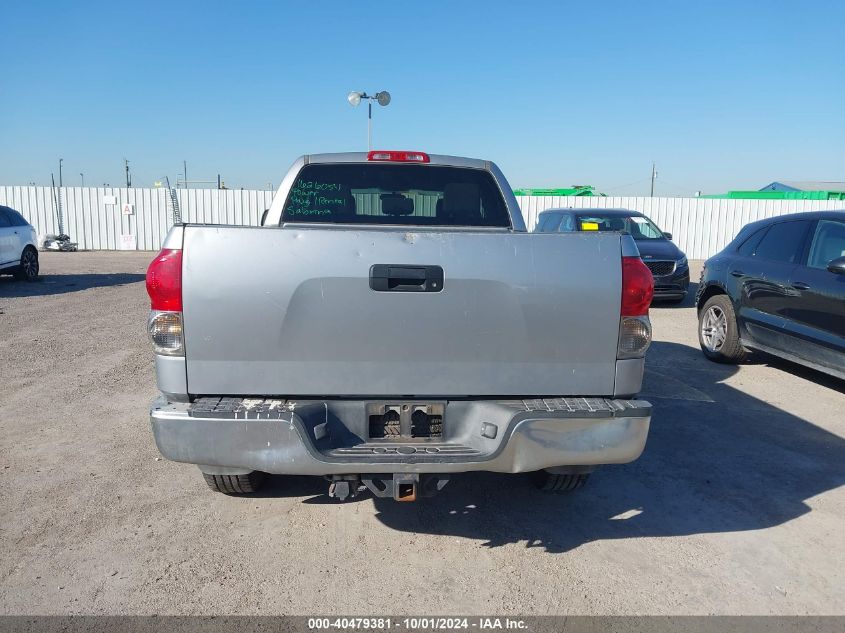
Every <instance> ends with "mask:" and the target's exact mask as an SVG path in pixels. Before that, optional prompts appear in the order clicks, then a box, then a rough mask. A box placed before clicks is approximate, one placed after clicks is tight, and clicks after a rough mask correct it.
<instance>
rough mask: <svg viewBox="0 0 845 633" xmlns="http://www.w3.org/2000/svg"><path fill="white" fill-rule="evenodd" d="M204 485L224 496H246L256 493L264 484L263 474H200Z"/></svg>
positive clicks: (255, 471)
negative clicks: (203, 479)
mask: <svg viewBox="0 0 845 633" xmlns="http://www.w3.org/2000/svg"><path fill="white" fill-rule="evenodd" d="M202 476H203V478H205V483H207V484H208V487H209V488H211V489H212V490H214V491H215V492H222V493H223V494H225V495H248V494H251V493H253V492H258V490H259V489H260V488H261V484H263V483H264V473H262V472H259V471H257V470H253V471H252V472H251V473H248V474H246V475H209V474H208V473H203V474H202Z"/></svg>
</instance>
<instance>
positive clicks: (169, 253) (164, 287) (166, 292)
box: [147, 250, 182, 312]
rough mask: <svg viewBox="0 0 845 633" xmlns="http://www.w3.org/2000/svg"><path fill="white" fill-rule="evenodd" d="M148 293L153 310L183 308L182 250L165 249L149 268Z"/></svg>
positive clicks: (176, 309)
mask: <svg viewBox="0 0 845 633" xmlns="http://www.w3.org/2000/svg"><path fill="white" fill-rule="evenodd" d="M147 294H148V295H150V308H152V309H153V310H175V311H177V312H181V310H182V251H179V250H163V251H161V252H160V253H159V254H158V255H156V258H155V259H154V260H153V261H152V262H151V263H150V266H149V268H147Z"/></svg>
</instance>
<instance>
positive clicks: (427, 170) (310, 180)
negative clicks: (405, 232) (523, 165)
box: [282, 163, 511, 228]
mask: <svg viewBox="0 0 845 633" xmlns="http://www.w3.org/2000/svg"><path fill="white" fill-rule="evenodd" d="M282 221H283V222H320V223H338V224H384V225H412V226H469V227H474V226H478V227H502V228H510V226H511V222H510V215H509V214H508V210H507V205H506V204H505V200H504V198H503V196H502V193H501V191H500V190H499V187H498V186H497V184H496V181H495V180H494V179H493V176H492V175H491V174H490V173H489V172H487V171H484V170H482V169H470V168H461V167H442V166H435V165H415V164H404V165H396V164H379V163H337V164H314V165H306V166H305V167H303V168H302V171H300V172H299V174H298V175H297V178H296V180H295V181H294V184H293V187H291V191H290V193H289V194H288V198H287V200H286V201H285V206H284V208H283V209H282Z"/></svg>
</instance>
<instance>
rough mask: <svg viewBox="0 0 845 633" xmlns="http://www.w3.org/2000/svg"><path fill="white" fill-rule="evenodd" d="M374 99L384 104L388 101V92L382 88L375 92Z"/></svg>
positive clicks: (381, 104)
mask: <svg viewBox="0 0 845 633" xmlns="http://www.w3.org/2000/svg"><path fill="white" fill-rule="evenodd" d="M376 101H378V104H379V105H380V106H386V105H387V104H388V103H390V93H389V92H388V91H387V90H382V91H381V92H377V93H376Z"/></svg>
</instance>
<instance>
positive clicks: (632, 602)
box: [0, 253, 845, 615]
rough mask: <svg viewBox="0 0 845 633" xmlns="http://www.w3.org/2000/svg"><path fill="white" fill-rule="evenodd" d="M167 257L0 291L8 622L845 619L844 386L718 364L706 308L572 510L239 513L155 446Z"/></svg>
mask: <svg viewBox="0 0 845 633" xmlns="http://www.w3.org/2000/svg"><path fill="white" fill-rule="evenodd" d="M151 258H152V254H151V253H46V254H43V255H42V272H43V273H44V278H43V280H42V281H41V282H39V283H36V284H24V283H19V282H14V281H12V280H11V279H10V278H5V277H4V278H0V485H2V490H3V492H2V495H0V613H4V614H48V613H49V614H70V613H109V614H151V613H168V614H200V613H203V614H214V613H225V614H235V613H245V614H300V615H302V614H313V613H343V614H361V615H364V614H368V615H369V614H376V613H393V614H403V613H421V612H422V613H430V614H435V613H437V614H441V613H444V614H445V613H451V614H457V613H466V614H482V613H486V614H489V613H497V614H504V613H518V614H548V613H569V614H623V613H624V614H629V613H639V614H642V613H650V614H710V613H720V614H748V613H754V614H805V613H809V614H845V565H843V561H845V540H843V538H842V528H843V525H845V488H843V486H842V484H843V483H845V440H844V439H843V437H845V414H843V411H845V383H843V382H842V381H838V380H835V379H832V378H827V377H825V376H823V375H821V374H818V373H815V372H812V371H809V370H804V369H801V368H798V367H796V366H794V365H791V364H788V363H785V362H779V361H773V360H771V359H758V360H757V361H755V362H752V363H749V364H747V365H744V366H742V367H739V368H737V367H725V366H719V365H715V364H712V363H709V362H707V361H706V360H704V358H703V357H702V356H701V353H700V351H699V350H698V346H697V341H696V338H695V329H696V319H695V312H694V310H693V309H692V308H691V307H689V305H690V303H691V302H690V301H687V302H686V303H685V304H684V305H685V307H669V306H666V307H658V308H656V309H654V310H653V311H652V319H653V322H654V329H655V337H656V342H655V343H654V345H653V347H652V349H651V351H650V352H649V357H648V376H647V384H646V387H645V390H644V392H645V393H644V395H645V397H647V399H649V400H651V401H652V402H653V404H654V405H655V416H654V420H653V422H652V431H651V436H650V438H649V443H648V445H647V447H646V450H645V453H644V455H643V456H642V458H641V459H640V460H639V461H637V462H634V463H632V464H629V465H624V466H614V467H608V468H606V469H604V470H601V471H598V472H597V473H596V474H595V475H594V476H593V478H592V480H591V481H590V483H589V484H588V486H587V487H586V488H584V489H583V490H581V491H579V492H577V493H574V494H572V495H569V496H545V495H543V494H542V493H540V492H535V491H534V490H533V489H532V487H531V485H530V482H528V481H527V479H526V478H525V477H523V476H507V475H494V474H485V473H479V474H473V475H465V476H461V477H456V478H454V479H453V480H452V482H451V483H450V484H449V485H448V486H447V487H446V489H445V491H444V492H443V493H442V494H441V495H440V496H439V497H436V498H434V499H431V500H426V501H422V502H418V503H416V504H398V503H395V502H393V501H386V500H376V499H373V498H372V497H370V496H365V497H363V498H362V499H360V500H356V501H354V502H348V503H345V504H338V503H335V502H332V501H331V500H329V499H328V498H327V497H326V496H325V490H326V486H325V483H324V482H323V481H322V480H320V479H309V478H282V477H276V478H273V479H272V481H271V482H270V485H269V486H268V488H267V489H266V490H265V491H264V492H263V493H262V494H261V496H254V497H248V498H232V497H226V496H223V495H219V494H215V493H212V492H211V491H209V490H208V489H207V488H206V486H205V484H204V483H203V481H202V478H201V476H200V473H199V471H198V470H197V469H196V468H195V467H193V466H190V465H185V464H176V463H172V462H169V461H166V460H164V459H160V458H159V454H158V452H157V450H156V447H155V444H154V443H153V439H152V435H151V433H150V429H149V419H148V414H147V410H148V409H147V407H148V405H149V402H150V400H151V399H152V398H153V397H154V396H155V395H156V389H155V385H154V376H153V363H152V352H151V348H150V345H149V344H148V342H147V339H146V336H145V332H144V322H145V318H146V315H147V308H148V304H147V299H146V295H145V292H144V283H143V274H144V271H145V268H146V265H147V263H148V262H149V260H150V259H151ZM698 270H699V266H694V270H693V277H694V278H695V279H697V278H698Z"/></svg>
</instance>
